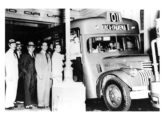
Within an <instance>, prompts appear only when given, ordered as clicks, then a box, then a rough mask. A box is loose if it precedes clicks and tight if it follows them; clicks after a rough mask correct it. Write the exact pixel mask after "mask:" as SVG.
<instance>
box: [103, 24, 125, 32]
mask: <svg viewBox="0 0 165 120" xmlns="http://www.w3.org/2000/svg"><path fill="white" fill-rule="evenodd" d="M102 27H103V29H105V30H111V31H118V30H120V31H126V30H128V25H127V24H102Z"/></svg>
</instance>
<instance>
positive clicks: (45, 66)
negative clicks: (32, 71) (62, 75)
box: [35, 42, 51, 108]
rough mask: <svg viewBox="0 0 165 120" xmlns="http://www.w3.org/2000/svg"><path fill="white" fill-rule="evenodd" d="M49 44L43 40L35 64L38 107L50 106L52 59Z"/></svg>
mask: <svg viewBox="0 0 165 120" xmlns="http://www.w3.org/2000/svg"><path fill="white" fill-rule="evenodd" d="M47 48H48V45H47V43H46V42H43V43H42V45H41V51H40V53H39V54H37V55H36V60H35V66H36V71H37V96H38V108H48V107H49V97H50V88H51V80H50V78H51V60H50V55H49V54H47V52H46V51H47Z"/></svg>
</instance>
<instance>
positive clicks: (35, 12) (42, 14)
mask: <svg viewBox="0 0 165 120" xmlns="http://www.w3.org/2000/svg"><path fill="white" fill-rule="evenodd" d="M5 17H9V18H17V19H26V20H35V21H43V22H53V23H59V19H60V12H59V10H58V9H51V10H49V9H6V14H5Z"/></svg>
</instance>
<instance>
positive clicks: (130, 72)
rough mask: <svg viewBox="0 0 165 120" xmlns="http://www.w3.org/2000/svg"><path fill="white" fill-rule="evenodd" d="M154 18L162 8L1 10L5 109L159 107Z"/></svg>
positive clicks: (123, 108)
mask: <svg viewBox="0 0 165 120" xmlns="http://www.w3.org/2000/svg"><path fill="white" fill-rule="evenodd" d="M67 15H70V16H67ZM159 20H160V10H153V11H147V10H143V9H139V10H114V9H113V10H111V9H87V8H84V9H74V8H73V9H72V8H70V9H69V10H67V11H65V9H13V8H7V9H5V110H14V111H16V110H31V111H33V110H34V111H40V110H47V111H67V110H70V109H76V110H80V111H81V110H82V111H159V92H158V91H159V90H158V89H159V83H160V80H159V74H160V69H159V66H160V64H159V58H160V55H159V46H158V45H159V36H160V34H159ZM68 31H69V34H68ZM74 107H75V108H74Z"/></svg>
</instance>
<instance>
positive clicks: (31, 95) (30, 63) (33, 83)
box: [20, 41, 37, 109]
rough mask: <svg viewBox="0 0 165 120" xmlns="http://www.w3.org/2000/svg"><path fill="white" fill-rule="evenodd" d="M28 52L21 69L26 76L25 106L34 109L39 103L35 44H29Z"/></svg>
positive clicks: (30, 42)
mask: <svg viewBox="0 0 165 120" xmlns="http://www.w3.org/2000/svg"><path fill="white" fill-rule="evenodd" d="M27 50H28V52H27V53H25V54H23V55H22V56H21V59H20V69H21V71H22V72H23V76H24V77H23V78H24V92H25V94H24V95H25V101H24V105H25V108H26V109H32V108H33V105H34V104H36V101H37V78H36V75H37V74H36V69H35V56H34V50H35V45H34V42H32V41H29V42H28V45H27Z"/></svg>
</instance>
